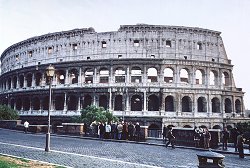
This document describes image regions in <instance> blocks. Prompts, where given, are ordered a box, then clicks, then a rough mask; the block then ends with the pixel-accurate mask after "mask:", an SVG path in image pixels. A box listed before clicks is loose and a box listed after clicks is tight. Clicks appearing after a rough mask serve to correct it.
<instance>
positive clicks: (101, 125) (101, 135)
mask: <svg viewBox="0 0 250 168" xmlns="http://www.w3.org/2000/svg"><path fill="white" fill-rule="evenodd" d="M99 133H100V136H99V138H100V139H103V136H104V133H105V126H104V125H103V123H100V125H99Z"/></svg>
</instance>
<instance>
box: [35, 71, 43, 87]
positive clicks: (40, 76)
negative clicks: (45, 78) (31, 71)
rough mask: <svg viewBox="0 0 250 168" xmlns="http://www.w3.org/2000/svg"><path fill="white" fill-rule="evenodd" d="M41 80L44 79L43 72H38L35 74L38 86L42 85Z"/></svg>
mask: <svg viewBox="0 0 250 168" xmlns="http://www.w3.org/2000/svg"><path fill="white" fill-rule="evenodd" d="M41 81H42V73H40V72H37V73H36V74H35V85H36V86H40V85H41Z"/></svg>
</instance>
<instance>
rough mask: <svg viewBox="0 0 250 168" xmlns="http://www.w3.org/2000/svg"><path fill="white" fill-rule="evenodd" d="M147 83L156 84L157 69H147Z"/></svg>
mask: <svg viewBox="0 0 250 168" xmlns="http://www.w3.org/2000/svg"><path fill="white" fill-rule="evenodd" d="M147 74H148V82H157V76H158V74H157V69H156V68H149V69H148V72H147Z"/></svg>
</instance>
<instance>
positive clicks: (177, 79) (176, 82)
mask: <svg viewBox="0 0 250 168" xmlns="http://www.w3.org/2000/svg"><path fill="white" fill-rule="evenodd" d="M174 75H175V87H177V86H178V85H179V83H180V69H179V67H178V65H176V70H175V74H174Z"/></svg>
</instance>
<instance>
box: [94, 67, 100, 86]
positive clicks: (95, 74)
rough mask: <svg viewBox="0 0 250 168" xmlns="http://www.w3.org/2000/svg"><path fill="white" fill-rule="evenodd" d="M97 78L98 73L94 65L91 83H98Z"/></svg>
mask: <svg viewBox="0 0 250 168" xmlns="http://www.w3.org/2000/svg"><path fill="white" fill-rule="evenodd" d="M98 79H99V73H97V69H96V67H95V69H94V76H93V83H94V84H96V83H98V81H99V80H98Z"/></svg>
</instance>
